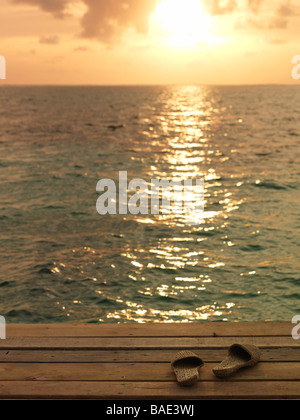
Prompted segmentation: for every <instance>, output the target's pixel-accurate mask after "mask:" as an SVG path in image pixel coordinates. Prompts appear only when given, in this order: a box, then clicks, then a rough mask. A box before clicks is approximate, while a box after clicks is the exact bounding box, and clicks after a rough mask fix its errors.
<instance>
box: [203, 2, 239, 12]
mask: <svg viewBox="0 0 300 420" xmlns="http://www.w3.org/2000/svg"><path fill="white" fill-rule="evenodd" d="M202 3H203V6H204V9H205V11H206V12H207V13H209V14H210V15H213V16H216V15H226V14H230V13H232V12H233V11H234V10H235V9H236V8H237V6H238V4H237V1H236V0H206V1H205V2H202Z"/></svg>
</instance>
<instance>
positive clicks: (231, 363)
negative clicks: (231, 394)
mask: <svg viewBox="0 0 300 420" xmlns="http://www.w3.org/2000/svg"><path fill="white" fill-rule="evenodd" d="M259 360H260V350H259V349H258V348H257V347H256V346H253V345H252V344H233V345H232V346H231V347H230V348H229V350H228V355H227V357H226V359H225V360H223V362H222V363H220V364H219V365H218V366H216V367H215V368H214V369H213V372H214V374H215V375H216V376H217V377H218V378H227V377H228V376H231V375H233V374H234V373H236V372H237V371H238V370H240V369H242V368H246V367H252V366H255V365H256V364H257V363H258V362H259Z"/></svg>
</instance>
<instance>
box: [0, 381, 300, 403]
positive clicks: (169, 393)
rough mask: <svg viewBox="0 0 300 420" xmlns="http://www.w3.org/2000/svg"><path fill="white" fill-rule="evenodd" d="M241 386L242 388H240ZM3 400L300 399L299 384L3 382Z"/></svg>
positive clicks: (278, 382)
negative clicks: (185, 386)
mask: <svg viewBox="0 0 300 420" xmlns="http://www.w3.org/2000/svg"><path fill="white" fill-rule="evenodd" d="M237 384H238V386H237ZM0 398H1V399H16V398H17V399H21V398H24V399H30V398H32V399H39V398H40V399H63V398H65V399H70V398H76V399H80V398H82V399H102V400H109V399H112V400H114V399H119V400H120V399H126V400H127V399H150V400H154V399H169V400H172V399H174V400H183V399H188V400H191V399H194V400H201V399H238V398H243V399H247V398H248V399H271V398H273V399H278V398H284V399H299V382H298V381H296V382H294V381H272V382H269V381H257V382H243V383H240V382H238V383H237V382H226V381H217V382H204V381H203V382H198V383H197V384H196V385H195V386H193V387H191V388H184V387H180V386H178V384H176V383H173V382H94V381H91V382H77V381H76V382H72V381H68V382H64V381H61V382H55V381H49V382H46V381H45V382H42V381H0Z"/></svg>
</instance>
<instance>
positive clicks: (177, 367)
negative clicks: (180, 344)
mask: <svg viewBox="0 0 300 420" xmlns="http://www.w3.org/2000/svg"><path fill="white" fill-rule="evenodd" d="M203 365H204V363H203V361H202V359H200V357H198V356H197V355H196V354H195V353H192V352H191V351H187V350H185V351H181V352H179V353H177V354H176V356H175V358H174V360H173V361H172V362H171V366H172V369H173V371H174V373H175V375H176V379H177V382H178V383H179V385H181V386H191V385H193V384H194V383H196V382H197V381H198V380H199V376H200V375H199V369H200V368H201V367H202V366H203Z"/></svg>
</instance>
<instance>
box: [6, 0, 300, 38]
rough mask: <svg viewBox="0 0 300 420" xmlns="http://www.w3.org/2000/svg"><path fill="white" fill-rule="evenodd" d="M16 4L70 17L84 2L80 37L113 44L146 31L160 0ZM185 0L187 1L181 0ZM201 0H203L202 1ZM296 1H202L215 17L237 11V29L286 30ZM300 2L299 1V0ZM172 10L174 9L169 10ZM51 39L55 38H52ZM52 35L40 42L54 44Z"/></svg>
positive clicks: (22, 0) (28, 1)
mask: <svg viewBox="0 0 300 420" xmlns="http://www.w3.org/2000/svg"><path fill="white" fill-rule="evenodd" d="M10 1H11V2H12V3H15V4H28V5H32V6H38V7H39V8H40V9H41V10H43V11H45V12H48V13H51V14H52V15H53V16H54V17H56V18H64V17H66V16H68V11H70V10H71V7H69V6H71V5H72V3H77V4H78V5H81V6H82V7H83V10H84V12H83V13H84V14H83V15H82V16H81V17H80V18H79V19H80V22H79V23H80V26H81V31H80V37H81V38H86V39H95V40H99V41H100V42H102V43H104V44H107V45H111V44H115V43H118V42H119V41H120V40H121V38H122V35H123V34H124V32H125V31H126V30H128V29H129V28H133V29H135V30H136V32H137V33H140V34H146V33H147V31H148V26H149V17H150V15H151V13H153V12H154V11H155V8H156V6H157V5H158V4H159V2H160V1H161V0H10ZM182 1H184V0H182ZM199 1H200V0H199ZM295 1H296V0H243V1H242V0H201V2H202V4H203V8H204V11H205V12H206V13H207V14H210V15H213V16H225V15H232V14H236V17H237V19H238V24H237V25H236V26H235V27H236V28H238V29H241V28H243V29H250V30H251V28H252V29H253V28H255V29H257V30H266V29H269V30H272V29H273V30H284V29H286V28H288V26H289V23H290V21H291V20H292V19H293V17H294V16H297V15H298V14H299V11H298V10H297V8H296V6H295ZM297 1H299V0H297ZM170 13H172V10H170ZM51 38H52V39H51ZM57 41H58V40H55V39H53V37H42V38H41V40H40V42H41V43H46V44H47V43H48V44H54V43H57Z"/></svg>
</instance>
